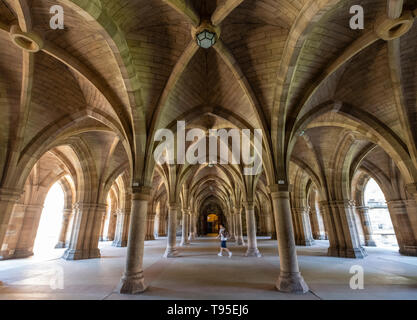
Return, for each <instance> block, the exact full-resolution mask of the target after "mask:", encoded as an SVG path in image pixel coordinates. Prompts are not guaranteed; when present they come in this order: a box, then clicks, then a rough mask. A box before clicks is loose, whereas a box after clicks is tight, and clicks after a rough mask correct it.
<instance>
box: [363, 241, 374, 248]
mask: <svg viewBox="0 0 417 320" xmlns="http://www.w3.org/2000/svg"><path fill="white" fill-rule="evenodd" d="M365 246H366V247H376V242H375V241H374V240H365Z"/></svg>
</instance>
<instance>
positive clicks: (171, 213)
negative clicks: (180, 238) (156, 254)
mask: <svg viewBox="0 0 417 320" xmlns="http://www.w3.org/2000/svg"><path fill="white" fill-rule="evenodd" d="M177 212H178V204H176V203H170V204H169V210H168V239H167V240H168V241H167V248H166V250H165V254H164V258H174V257H176V256H177V255H178V250H177Z"/></svg>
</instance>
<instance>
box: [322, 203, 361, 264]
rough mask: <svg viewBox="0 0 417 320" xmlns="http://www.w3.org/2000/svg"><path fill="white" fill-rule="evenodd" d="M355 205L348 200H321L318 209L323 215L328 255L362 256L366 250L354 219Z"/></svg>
mask: <svg viewBox="0 0 417 320" xmlns="http://www.w3.org/2000/svg"><path fill="white" fill-rule="evenodd" d="M353 210H355V206H354V205H353V202H352V201H350V200H331V201H321V202H320V211H321V212H322V213H323V215H324V219H325V222H326V226H327V232H328V237H329V242H330V247H329V249H328V251H327V254H328V255H329V256H335V257H345V258H364V257H366V256H367V253H366V250H365V249H364V248H363V247H362V246H361V244H360V239H359V234H358V230H357V228H356V223H355V220H354V212H353Z"/></svg>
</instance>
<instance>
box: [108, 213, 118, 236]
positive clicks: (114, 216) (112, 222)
mask: <svg viewBox="0 0 417 320" xmlns="http://www.w3.org/2000/svg"><path fill="white" fill-rule="evenodd" d="M116 221H117V211H116V210H115V209H113V208H112V209H111V212H110V221H109V228H108V229H107V240H108V241H114V235H115V233H116Z"/></svg>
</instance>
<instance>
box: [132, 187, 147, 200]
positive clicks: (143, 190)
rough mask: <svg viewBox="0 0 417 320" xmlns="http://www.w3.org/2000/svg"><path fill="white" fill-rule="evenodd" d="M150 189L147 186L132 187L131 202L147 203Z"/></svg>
mask: <svg viewBox="0 0 417 320" xmlns="http://www.w3.org/2000/svg"><path fill="white" fill-rule="evenodd" d="M151 191H152V188H151V187H148V186H141V187H132V200H140V201H149V200H150V199H151Z"/></svg>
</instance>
